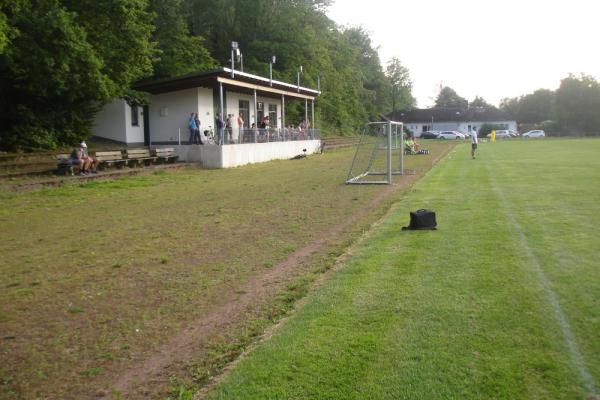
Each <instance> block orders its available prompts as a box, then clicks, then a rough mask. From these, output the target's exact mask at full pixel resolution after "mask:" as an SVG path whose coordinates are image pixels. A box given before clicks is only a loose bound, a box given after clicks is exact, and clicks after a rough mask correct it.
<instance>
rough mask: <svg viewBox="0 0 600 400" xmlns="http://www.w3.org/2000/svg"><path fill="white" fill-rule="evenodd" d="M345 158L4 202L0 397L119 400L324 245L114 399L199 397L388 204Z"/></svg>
mask: <svg viewBox="0 0 600 400" xmlns="http://www.w3.org/2000/svg"><path fill="white" fill-rule="evenodd" d="M447 147H448V144H444V143H431V144H430V148H431V149H432V155H431V156H419V157H412V158H410V160H407V167H408V168H414V169H416V170H417V171H425V170H427V169H429V168H430V166H431V163H432V161H433V159H434V157H439V156H440V154H441V153H443V152H444V151H445V150H446V149H447ZM352 155H353V152H352V149H347V150H339V151H334V152H331V153H325V154H323V155H315V156H311V157H308V158H306V159H302V160H294V161H275V162H269V163H264V164H257V165H251V166H247V167H243V168H235V169H229V170H201V169H194V168H191V169H187V170H178V171H157V172H156V173H153V174H149V175H146V176H141V177H136V178H124V179H120V180H115V181H108V182H89V183H84V184H81V185H78V184H76V183H74V184H72V185H69V186H66V187H62V188H56V189H49V190H39V191H34V192H21V193H12V192H6V191H4V192H1V191H0V226H1V228H0V254H1V255H2V256H1V257H0V360H1V363H0V398H2V399H14V398H24V399H34V398H36V399H37V398H40V399H42V398H44V399H45V398H54V399H70V398H73V399H81V398H102V397H110V396H111V395H112V394H114V396H115V397H118V396H117V393H118V392H115V393H113V392H112V389H113V388H114V386H113V385H114V383H115V381H116V380H117V379H118V378H119V377H120V376H122V375H123V372H124V371H128V370H131V369H136V368H137V369H140V365H143V364H140V363H142V362H143V360H145V359H146V358H148V357H150V356H151V355H153V354H155V353H156V352H157V350H158V349H160V348H161V346H164V345H165V344H168V343H169V341H170V340H171V339H172V338H174V337H177V335H178V334H180V333H181V332H182V331H185V330H186V329H187V328H188V327H189V326H190V324H193V323H194V321H196V320H197V319H198V318H202V317H203V316H204V315H207V314H210V313H211V312H213V310H215V309H218V307H220V306H222V305H224V304H228V303H229V302H235V301H236V299H237V298H238V297H241V296H244V295H246V293H245V290H247V289H246V286H247V283H248V282H250V281H251V280H252V279H254V278H256V277H260V276H262V275H264V274H267V273H270V271H272V270H275V269H276V268H277V266H278V265H279V264H280V263H282V261H285V260H287V258H288V257H289V256H290V255H291V254H293V253H294V252H296V251H297V250H299V249H303V248H305V247H306V246H310V245H314V244H315V243H316V244H320V243H327V246H325V247H324V248H318V249H317V250H315V251H314V254H313V253H311V254H309V255H308V256H307V257H305V258H303V259H301V261H302V262H300V263H299V265H295V266H294V268H290V270H289V272H286V273H285V274H282V275H281V276H280V277H278V279H277V280H276V282H275V283H273V285H272V287H271V288H270V289H269V292H268V295H269V296H266V297H265V298H262V297H261V298H256V299H255V301H254V302H253V303H251V304H249V305H248V310H250V312H247V313H244V314H243V316H242V318H241V319H240V320H237V319H235V318H234V319H232V320H229V319H227V318H229V317H227V316H223V319H224V324H223V325H224V326H219V329H218V331H216V332H210V335H203V336H202V337H201V338H199V339H198V340H195V341H194V346H195V347H189V348H186V352H187V353H188V354H186V356H189V357H187V358H188V359H186V360H182V361H181V362H179V363H175V365H167V366H166V367H168V368H164V370H161V373H162V375H161V376H158V377H155V376H153V377H152V381H151V382H149V383H148V382H142V383H140V385H141V386H142V387H140V388H139V391H137V392H136V395H137V397H136V395H134V394H133V393H131V394H129V395H128V396H126V398H129V399H132V398H161V395H162V394H163V393H165V391H168V390H170V388H179V387H186V388H187V387H197V386H199V385H202V384H203V383H205V382H206V381H207V380H208V378H209V377H210V376H211V375H213V374H215V373H218V371H219V369H220V368H221V367H222V366H224V365H225V364H226V363H227V362H229V361H230V360H232V359H234V358H235V357H236V356H237V355H238V354H239V353H240V352H241V351H242V350H243V349H244V347H245V346H246V345H247V344H248V343H251V342H252V340H253V338H255V337H256V336H257V335H259V334H260V333H261V332H262V331H263V329H264V328H265V327H266V326H268V325H269V324H271V323H272V322H273V321H276V320H277V318H279V317H280V316H281V315H284V314H285V313H286V312H287V310H289V309H290V307H291V305H292V304H293V302H294V301H295V300H296V299H298V298H300V297H302V295H303V294H304V293H305V291H306V288H307V287H308V285H309V284H310V282H311V281H312V280H314V279H315V278H316V277H317V276H318V275H319V274H321V273H322V271H324V270H326V269H327V268H329V267H330V266H331V265H332V264H333V261H334V260H335V258H336V257H337V256H338V255H339V254H341V253H342V252H343V251H344V249H345V247H346V246H348V244H349V243H351V242H352V241H353V240H354V239H355V238H356V237H357V236H359V235H360V234H361V232H362V231H363V230H365V229H367V228H368V226H370V224H371V223H372V222H373V220H375V219H377V218H379V217H380V216H381V215H382V213H383V212H385V210H386V209H387V208H388V207H389V206H390V204H392V202H394V201H396V200H397V199H398V198H399V195H400V193H399V192H398V191H396V192H391V194H390V196H388V197H387V198H385V199H384V200H383V201H381V202H379V203H376V204H375V206H373V205H372V204H373V201H374V199H376V198H377V197H378V196H380V195H381V194H382V193H383V192H385V191H386V190H388V189H387V188H386V187H381V186H378V187H356V186H346V185H344V184H343V182H344V180H345V178H346V174H347V171H348V168H349V167H350V161H351V159H352ZM413 178H418V176H413V177H406V180H407V181H408V179H413ZM371 207H372V208H371ZM365 209H368V210H369V211H370V212H369V213H364V214H363V215H362V216H360V213H361V212H362V210H365ZM346 220H348V221H351V223H350V224H349V225H348V227H347V228H344V229H343V230H340V231H339V232H338V235H336V237H323V236H324V235H325V234H326V232H328V230H330V229H331V227H332V226H336V225H337V224H340V223H341V222H343V221H346ZM196 339H197V338H196ZM170 378H171V379H170ZM136 389H137V388H136Z"/></svg>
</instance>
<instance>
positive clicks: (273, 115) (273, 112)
mask: <svg viewBox="0 0 600 400" xmlns="http://www.w3.org/2000/svg"><path fill="white" fill-rule="evenodd" d="M269 122H270V123H271V127H272V128H277V104H269Z"/></svg>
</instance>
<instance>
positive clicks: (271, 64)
mask: <svg viewBox="0 0 600 400" xmlns="http://www.w3.org/2000/svg"><path fill="white" fill-rule="evenodd" d="M276 61H277V57H275V56H271V61H269V84H270V85H271V86H273V64H275V62H276Z"/></svg>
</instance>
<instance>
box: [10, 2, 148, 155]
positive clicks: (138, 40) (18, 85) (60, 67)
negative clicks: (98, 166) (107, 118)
mask: <svg viewBox="0 0 600 400" xmlns="http://www.w3.org/2000/svg"><path fill="white" fill-rule="evenodd" d="M0 4H1V6H0V21H2V22H0V32H1V33H0V43H2V45H0V92H1V93H2V95H1V96H0V148H2V149H17V148H51V147H54V146H55V145H56V144H63V143H72V142H74V141H77V140H79V139H81V138H84V137H87V136H88V135H89V133H90V125H91V122H92V120H93V116H94V113H95V112H96V110H97V109H98V108H99V106H101V105H102V104H103V103H104V102H106V101H108V100H109V99H111V98H114V97H117V96H125V95H126V94H127V93H128V91H129V85H130V84H131V82H133V81H134V80H136V79H139V78H141V77H143V76H146V75H148V74H150V73H151V72H152V61H153V56H154V46H153V44H152V43H151V42H150V41H149V36H150V34H151V32H152V29H153V28H152V14H151V13H149V12H148V10H147V4H146V3H145V1H144V0H105V1H102V2H97V1H95V0H73V1H67V0H64V1H58V0H38V1H35V2H34V1H29V0H18V1H5V2H2V3H0Z"/></svg>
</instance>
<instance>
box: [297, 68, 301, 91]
mask: <svg viewBox="0 0 600 400" xmlns="http://www.w3.org/2000/svg"><path fill="white" fill-rule="evenodd" d="M301 73H302V65H301V66H300V67H299V68H298V74H297V82H298V93H300V74H301Z"/></svg>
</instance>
